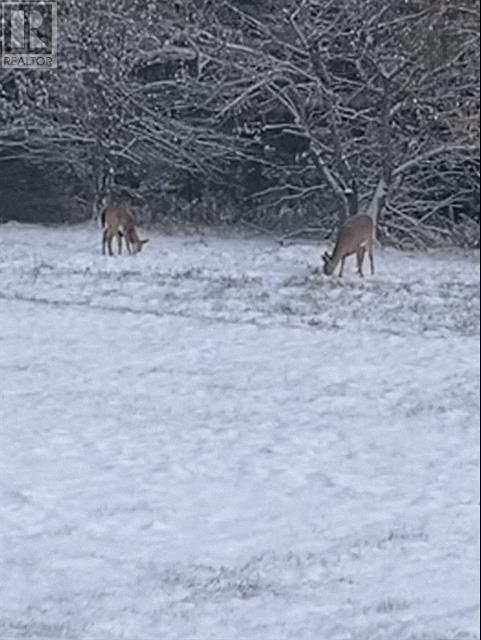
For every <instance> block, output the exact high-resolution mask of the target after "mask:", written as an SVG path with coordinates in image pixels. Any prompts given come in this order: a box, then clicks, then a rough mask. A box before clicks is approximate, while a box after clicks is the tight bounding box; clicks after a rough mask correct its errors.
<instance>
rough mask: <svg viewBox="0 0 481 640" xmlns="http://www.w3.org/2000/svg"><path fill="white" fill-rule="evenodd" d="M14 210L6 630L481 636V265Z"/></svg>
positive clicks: (0, 444)
mask: <svg viewBox="0 0 481 640" xmlns="http://www.w3.org/2000/svg"><path fill="white" fill-rule="evenodd" d="M98 236H99V233H98V230H94V229H88V228H82V229H74V230H72V229H70V230H69V229H41V228H38V227H23V226H14V225H6V226H3V227H0V327H1V332H0V379H1V381H2V382H1V387H0V640H12V639H15V640H17V639H19V638H33V639H35V640H44V639H47V638H48V639H58V638H62V639H68V640H121V639H122V640H476V639H478V638H479V600H480V597H479V585H478V579H477V578H478V566H479V556H480V553H479V542H478V539H479V483H478V474H479V426H478V416H479V410H480V401H479V261H478V260H477V259H476V258H475V257H473V256H471V257H469V256H462V255H449V256H448V255H444V256H443V255H439V254H437V255H432V256H422V255H408V254H399V253H397V252H394V251H384V252H379V255H378V275H377V276H376V277H375V278H372V279H366V281H365V282H364V283H361V282H360V281H359V280H358V279H357V277H356V276H355V275H351V274H349V275H348V277H347V278H346V280H345V282H340V281H339V280H338V279H330V280H327V279H325V278H323V277H322V276H320V275H316V274H314V273H313V270H314V268H315V267H316V266H317V265H318V262H319V252H320V247H315V246H313V245H299V246H292V247H285V248H279V247H277V246H275V245H274V244H270V243H269V242H268V241H266V240H259V239H250V240H243V241H242V240H232V239H226V238H224V239H220V238H214V237H210V236H206V237H204V238H199V237H198V236H184V237H180V236H177V237H173V236H167V235H159V234H154V237H153V238H152V243H151V244H150V245H148V247H147V248H146V251H145V253H143V254H141V255H139V256H136V257H134V258H129V257H127V256H125V257H122V258H114V259H109V258H102V257H101V256H100V255H98V253H99V237H98Z"/></svg>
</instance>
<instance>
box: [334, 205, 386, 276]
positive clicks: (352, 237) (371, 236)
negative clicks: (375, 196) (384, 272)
mask: <svg viewBox="0 0 481 640" xmlns="http://www.w3.org/2000/svg"><path fill="white" fill-rule="evenodd" d="M375 236H376V234H375V225H374V221H373V219H372V218H371V216H368V215H362V214H358V215H355V216H352V217H350V218H348V220H347V221H346V222H345V223H344V224H343V226H342V227H341V229H340V230H339V234H338V236H337V242H336V247H335V249H334V253H333V254H329V253H327V252H326V253H324V255H323V256H322V259H323V261H324V273H325V275H327V276H332V275H333V274H334V272H335V271H336V269H337V266H338V265H339V263H341V271H340V273H339V276H340V277H341V278H342V276H343V275H344V267H345V266H346V259H347V258H348V257H349V256H352V255H354V254H356V256H357V267H358V273H359V275H360V276H361V278H364V273H363V265H364V258H365V257H366V252H368V253H369V260H370V263H371V274H372V275H374V273H375V268H374V244H375V242H376V237H375Z"/></svg>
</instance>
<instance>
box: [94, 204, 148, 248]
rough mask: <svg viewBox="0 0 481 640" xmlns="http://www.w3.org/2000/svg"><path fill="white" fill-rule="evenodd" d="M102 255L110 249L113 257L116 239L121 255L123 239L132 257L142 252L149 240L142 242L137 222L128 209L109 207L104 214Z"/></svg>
mask: <svg viewBox="0 0 481 640" xmlns="http://www.w3.org/2000/svg"><path fill="white" fill-rule="evenodd" d="M102 228H103V236H102V253H103V255H105V253H106V249H107V247H108V251H109V255H111V256H112V255H113V250H112V241H113V239H114V238H115V237H116V238H117V244H118V248H119V255H120V254H121V253H122V238H123V239H124V241H125V245H126V247H127V251H128V252H129V254H130V255H132V254H134V253H139V251H142V249H143V247H144V245H145V244H147V242H148V240H141V239H140V238H139V236H138V234H137V230H136V229H135V221H134V218H133V216H132V214H131V213H130V212H129V211H128V210H127V208H126V207H124V206H121V207H107V208H106V209H104V211H103V213H102Z"/></svg>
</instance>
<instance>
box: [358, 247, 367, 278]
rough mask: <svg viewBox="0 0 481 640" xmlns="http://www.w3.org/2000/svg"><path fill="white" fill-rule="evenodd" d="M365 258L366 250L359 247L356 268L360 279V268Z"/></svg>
mask: <svg viewBox="0 0 481 640" xmlns="http://www.w3.org/2000/svg"><path fill="white" fill-rule="evenodd" d="M365 257H366V248H365V247H360V248H359V250H358V252H357V267H358V271H359V275H360V276H361V278H364V273H363V271H362V267H363V265H364V258H365Z"/></svg>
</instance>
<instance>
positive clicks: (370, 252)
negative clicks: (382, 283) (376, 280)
mask: <svg viewBox="0 0 481 640" xmlns="http://www.w3.org/2000/svg"><path fill="white" fill-rule="evenodd" d="M369 262H370V263H371V275H372V276H373V275H375V273H376V268H375V266H374V247H373V245H372V244H370V245H369Z"/></svg>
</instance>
